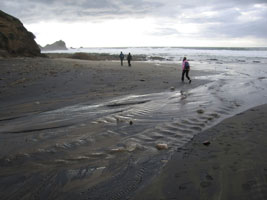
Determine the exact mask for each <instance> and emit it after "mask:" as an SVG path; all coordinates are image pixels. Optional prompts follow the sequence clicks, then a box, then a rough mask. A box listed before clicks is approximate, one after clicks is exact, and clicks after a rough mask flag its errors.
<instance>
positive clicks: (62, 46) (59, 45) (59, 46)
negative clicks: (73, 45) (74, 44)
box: [41, 40, 68, 51]
mask: <svg viewBox="0 0 267 200" xmlns="http://www.w3.org/2000/svg"><path fill="white" fill-rule="evenodd" d="M67 49H68V48H67V47H66V43H65V42H64V41H62V40H59V41H56V42H54V43H53V44H48V45H46V46H45V47H42V48H41V50H42V51H56V50H67Z"/></svg>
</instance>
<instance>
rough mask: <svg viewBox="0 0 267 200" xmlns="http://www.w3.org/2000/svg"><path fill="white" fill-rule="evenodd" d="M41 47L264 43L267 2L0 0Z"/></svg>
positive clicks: (0, 5)
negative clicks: (61, 43) (60, 44)
mask: <svg viewBox="0 0 267 200" xmlns="http://www.w3.org/2000/svg"><path fill="white" fill-rule="evenodd" d="M0 9H1V10H3V11H4V12H6V13H8V14H11V15H13V16H15V17H17V18H19V19H20V20H21V21H22V23H23V24H24V25H25V26H26V28H27V29H28V30H29V31H31V32H33V33H34V34H35V36H36V41H37V42H38V43H39V44H40V45H42V46H44V45H46V44H50V43H53V42H55V41H57V40H60V39H62V40H64V41H65V42H66V44H67V46H68V47H81V46H83V47H123V46H226V47H237V46H241V47H242V46H265V47H266V46H267V0H223V1H222V0H183V1H181V0H74V1H73V0H1V1H0Z"/></svg>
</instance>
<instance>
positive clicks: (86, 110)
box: [0, 58, 267, 199]
mask: <svg viewBox="0 0 267 200" xmlns="http://www.w3.org/2000/svg"><path fill="white" fill-rule="evenodd" d="M0 66H1V67H0V70H1V78H0V94H1V96H0V103H1V108H0V113H1V115H0V150H1V151H0V163H1V165H0V169H1V170H0V196H1V197H2V198H3V199H266V188H267V187H266V176H267V172H266V170H267V165H266V159H265V150H266V141H267V140H266V138H265V137H266V136H265V130H266V127H265V126H266V125H265V120H266V113H267V112H266V111H267V107H266V105H264V106H262V107H257V108H253V109H250V110H248V111H246V112H244V113H243V112H242V113H241V114H239V112H238V111H239V108H240V107H241V106H240V104H241V103H242V102H241V103H240V101H238V100H235V99H234V98H233V97H231V96H230V97H231V98H229V99H230V100H229V101H227V102H226V103H224V104H219V103H220V101H221V102H225V99H223V98H218V97H220V96H219V95H217V93H219V89H221V88H222V87H223V86H224V82H225V81H224V80H218V81H216V83H214V84H213V85H211V84H209V83H210V82H211V80H212V78H210V76H209V75H215V76H216V75H217V74H218V73H219V72H218V71H214V72H213V71H204V70H202V71H200V70H192V71H191V72H190V76H191V78H192V83H191V84H189V83H188V82H185V83H182V82H181V81H180V78H181V70H180V68H181V67H180V65H179V64H177V65H176V64H163V63H161V64H159V63H157V62H154V63H147V62H137V61H136V62H133V63H132V67H128V66H127V65H126V63H125V65H124V66H120V62H119V61H89V60H77V59H67V58H12V59H11V58H10V59H1V60H0ZM262 80H263V78H261V79H260V80H258V81H262ZM224 91H228V90H227V88H226V90H224ZM210 94H215V95H214V97H213V98H212V97H211V96H210ZM223 94H224V93H223ZM241 94H242V93H241ZM225 98H227V97H225ZM217 99H219V100H217ZM232 99H233V100H232ZM198 102H200V104H198ZM218 102H219V103H218ZM208 103H209V104H208ZM218 105H219V106H218ZM232 113H238V115H236V116H234V117H233V118H229V119H226V120H225V121H223V122H222V123H219V122H221V121H222V120H223V119H224V118H227V116H229V115H232ZM217 123H219V124H218V125H216V124H217ZM214 125H216V126H214ZM213 126H214V127H213ZM210 127H212V128H211V129H209V128H210ZM204 141H210V145H208V146H205V145H203V142H204ZM158 144H164V145H165V144H166V145H167V146H166V147H167V148H166V149H164V148H165V146H163V147H164V148H163V149H160V150H159V148H157V145H158Z"/></svg>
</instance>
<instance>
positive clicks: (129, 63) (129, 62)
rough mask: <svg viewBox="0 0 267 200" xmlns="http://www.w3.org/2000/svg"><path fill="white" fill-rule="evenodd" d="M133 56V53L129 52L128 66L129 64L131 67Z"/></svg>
mask: <svg viewBox="0 0 267 200" xmlns="http://www.w3.org/2000/svg"><path fill="white" fill-rule="evenodd" d="M132 58H133V57H132V55H131V53H129V54H128V56H127V60H128V66H129V67H131V60H132Z"/></svg>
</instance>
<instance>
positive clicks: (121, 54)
mask: <svg viewBox="0 0 267 200" xmlns="http://www.w3.org/2000/svg"><path fill="white" fill-rule="evenodd" d="M120 59H121V66H123V59H124V54H123V53H122V51H121V53H120Z"/></svg>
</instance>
